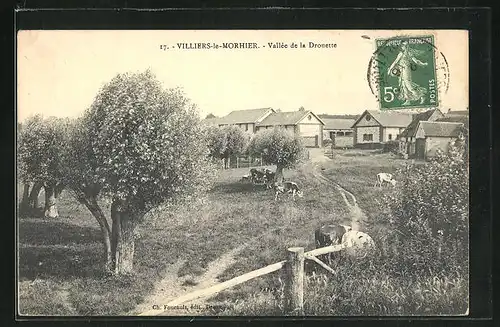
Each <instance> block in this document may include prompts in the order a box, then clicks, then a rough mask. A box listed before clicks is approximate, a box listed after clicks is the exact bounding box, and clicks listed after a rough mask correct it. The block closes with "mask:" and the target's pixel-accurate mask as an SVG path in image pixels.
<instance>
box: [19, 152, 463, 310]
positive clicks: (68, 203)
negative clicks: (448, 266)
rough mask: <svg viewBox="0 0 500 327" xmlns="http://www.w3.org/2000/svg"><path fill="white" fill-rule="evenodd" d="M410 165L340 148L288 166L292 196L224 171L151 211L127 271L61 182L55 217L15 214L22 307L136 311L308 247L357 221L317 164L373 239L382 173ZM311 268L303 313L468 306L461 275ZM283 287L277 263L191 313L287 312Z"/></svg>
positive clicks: (379, 232)
mask: <svg viewBox="0 0 500 327" xmlns="http://www.w3.org/2000/svg"><path fill="white" fill-rule="evenodd" d="M403 163H404V160H402V159H398V158H396V157H395V156H393V155H392V154H388V153H379V152H377V151H357V150H345V151H342V150H339V151H336V152H335V153H334V156H333V158H332V159H331V160H321V161H319V162H317V163H311V162H306V163H304V164H303V165H301V166H299V167H297V168H296V169H294V170H285V172H284V174H285V178H287V179H290V180H293V181H295V182H297V183H298V184H299V186H300V187H301V189H302V190H303V191H304V197H302V198H298V199H296V201H292V200H291V199H290V198H288V197H286V196H283V197H282V198H280V199H279V200H278V201H276V202H275V201H274V194H273V192H272V191H270V190H266V189H265V188H264V187H263V186H260V185H252V184H250V183H242V182H240V180H239V179H240V177H241V176H242V175H243V174H246V173H247V172H248V168H239V169H229V170H223V171H222V170H221V171H220V175H219V178H218V181H217V183H216V185H215V186H214V187H213V188H212V190H211V191H210V192H209V193H208V194H207V196H206V198H202V199H198V200H196V201H195V202H194V203H192V204H191V205H189V206H184V207H175V208H170V209H169V210H165V211H160V212H155V213H152V214H151V215H149V216H148V217H147V218H146V220H145V222H144V223H143V224H142V225H141V226H140V228H139V231H138V235H137V239H136V250H135V259H134V260H135V262H134V265H135V268H134V269H135V273H134V274H133V275H131V276H128V277H120V278H118V277H115V276H112V275H106V274H104V273H103V269H102V265H103V258H102V245H101V243H100V234H99V229H98V225H97V223H96V222H95V221H94V218H93V217H92V216H91V214H90V213H89V212H88V211H87V209H86V208H85V207H83V206H82V205H80V204H78V202H76V201H75V200H74V199H73V198H72V197H71V194H70V193H69V192H63V193H62V195H61V197H60V199H59V203H58V208H59V214H60V217H59V218H56V219H44V218H36V217H25V218H19V223H18V236H19V269H18V273H19V310H20V313H21V314H24V315H134V314H137V313H139V312H142V311H145V310H148V309H149V308H150V307H151V305H152V304H160V305H162V304H166V303H167V302H168V301H170V300H173V299H174V298H176V297H177V296H179V295H183V294H185V293H186V292H190V291H192V290H195V289H199V288H204V287H207V286H211V285H213V284H214V283H217V282H220V281H224V280H228V279H231V278H233V277H236V276H238V275H241V274H243V273H246V272H249V271H251V270H254V269H258V268H260V267H263V266H266V265H269V264H272V263H274V262H278V261H281V260H283V259H284V258H285V253H286V249H287V248H289V247H292V246H301V247H304V248H305V250H306V251H307V250H311V249H313V248H314V230H315V229H316V228H317V227H319V226H321V225H322V224H325V223H344V224H345V223H347V224H349V222H350V217H349V213H348V210H347V208H346V206H345V204H344V202H343V200H342V198H341V196H340V194H339V193H338V191H337V190H336V189H335V188H334V187H331V186H329V185H326V184H325V183H324V182H321V181H320V180H318V179H317V178H315V177H314V175H313V173H312V171H313V169H318V170H319V171H321V173H322V174H324V176H326V177H328V178H329V179H331V180H333V181H335V182H337V183H338V184H340V185H342V186H343V187H344V188H345V189H347V190H348V191H350V192H352V193H353V194H354V195H355V196H356V198H357V200H358V203H359V206H360V208H361V209H362V210H363V211H364V212H365V213H366V217H367V218H366V220H365V221H364V222H363V224H362V227H363V230H364V231H366V232H368V233H369V234H370V235H372V237H373V238H374V240H375V242H377V240H378V239H379V238H381V237H382V236H383V234H384V233H386V232H387V226H385V225H384V224H383V223H381V222H380V217H381V215H383V210H381V208H380V204H379V203H378V199H379V197H380V194H381V192H389V191H390V189H389V188H384V189H378V188H375V187H373V184H374V183H375V175H376V174H377V173H378V172H381V171H384V172H393V171H394V170H395V169H396V167H398V166H399V165H402V164H403ZM270 168H271V169H274V167H270ZM396 178H397V176H396ZM40 201H41V203H43V193H42V194H41V198H40ZM106 212H109V211H106ZM307 268H308V269H307V271H308V275H307V277H306V279H307V281H306V285H307V286H306V290H305V295H304V302H305V309H306V315H370V314H373V315H412V314H446V313H449V312H450V310H454V309H456V308H457V307H458V308H463V312H465V309H466V308H467V295H468V291H467V280H466V278H464V276H460V275H456V276H455V275H453V276H452V275H450V276H444V277H435V278H430V277H429V278H428V277H422V278H404V277H401V276H393V275H389V274H388V273H386V272H385V271H384V270H380V269H377V265H376V263H375V264H374V263H373V262H365V263H353V262H345V263H344V264H343V265H342V266H336V267H334V268H335V269H337V275H336V276H332V275H328V274H329V273H328V272H326V271H321V268H320V269H319V270H318V269H313V268H314V267H311V266H310V265H309V264H308V267H307ZM313 271H314V273H313ZM282 296H283V285H282V278H281V276H280V274H279V272H276V273H272V274H270V275H267V276H263V277H260V278H257V279H255V280H251V281H249V282H247V283H244V284H241V285H238V286H236V287H234V288H232V289H229V290H226V291H223V292H221V293H219V294H217V295H216V296H214V297H212V298H210V299H204V300H199V301H198V303H200V304H203V305H205V306H204V307H203V306H200V307H203V308H200V309H196V310H194V311H193V312H196V314H203V315H282V312H283V311H282V307H281V300H282ZM152 301H154V302H155V303H153V302H152ZM206 304H210V305H212V306H213V307H210V308H208V309H207V307H206ZM165 314H169V315H175V314H181V315H183V314H186V315H189V314H192V312H191V311H190V312H185V311H184V312H177V313H176V312H167V313H165Z"/></svg>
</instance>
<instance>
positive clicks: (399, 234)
mask: <svg viewBox="0 0 500 327" xmlns="http://www.w3.org/2000/svg"><path fill="white" fill-rule="evenodd" d="M465 149H466V146H465V141H464V139H459V140H458V141H457V142H456V143H455V144H452V145H451V146H450V149H449V153H446V154H445V153H440V154H438V156H437V157H436V159H434V160H432V161H430V162H428V163H426V164H424V165H407V166H406V167H403V168H401V169H399V171H398V172H397V175H396V176H399V178H398V180H399V183H400V185H399V187H397V188H396V189H395V190H394V191H393V192H391V193H388V194H387V195H386V196H384V197H383V198H382V201H381V204H382V206H383V208H388V210H386V215H385V216H384V217H382V219H385V220H386V223H388V224H389V226H390V227H391V228H390V230H391V232H390V233H389V235H388V237H387V238H386V239H385V240H384V243H385V244H384V245H383V248H385V249H386V250H387V251H386V255H387V258H388V260H391V261H392V265H394V266H395V267H398V268H399V272H400V273H409V274H416V275H419V276H420V275H422V274H425V273H429V274H431V275H436V274H438V275H439V274H443V275H447V274H449V273H452V272H453V271H456V270H458V271H460V272H461V273H463V274H468V215H469V202H468V197H469V194H468V176H469V173H468V165H467V161H466V160H465V158H466V153H465ZM444 258H446V260H444Z"/></svg>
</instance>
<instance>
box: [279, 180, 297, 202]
mask: <svg viewBox="0 0 500 327" xmlns="http://www.w3.org/2000/svg"><path fill="white" fill-rule="evenodd" d="M273 188H274V192H275V195H274V201H277V200H278V195H279V194H285V193H291V194H292V199H293V200H295V195H297V196H298V197H299V198H301V197H302V196H303V195H304V193H303V192H302V191H301V190H300V189H299V187H298V185H297V183H295V182H283V183H282V184H278V183H276V182H275V183H274V185H273Z"/></svg>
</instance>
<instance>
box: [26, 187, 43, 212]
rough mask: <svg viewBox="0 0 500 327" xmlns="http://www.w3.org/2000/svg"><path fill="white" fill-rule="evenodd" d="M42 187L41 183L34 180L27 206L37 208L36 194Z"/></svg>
mask: <svg viewBox="0 0 500 327" xmlns="http://www.w3.org/2000/svg"><path fill="white" fill-rule="evenodd" d="M42 187H43V183H40V182H36V183H35V185H33V188H32V189H31V192H30V196H29V207H30V208H33V209H37V208H38V195H39V194H40V190H41V189H42Z"/></svg>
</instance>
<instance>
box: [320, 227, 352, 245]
mask: <svg viewBox="0 0 500 327" xmlns="http://www.w3.org/2000/svg"><path fill="white" fill-rule="evenodd" d="M350 230H352V227H351V226H346V225H338V224H333V225H323V226H321V227H320V228H318V229H316V231H315V232H314V239H315V241H316V248H322V247H325V246H330V245H336V244H340V241H341V240H342V236H343V235H344V234H345V233H347V232H348V231H350Z"/></svg>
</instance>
